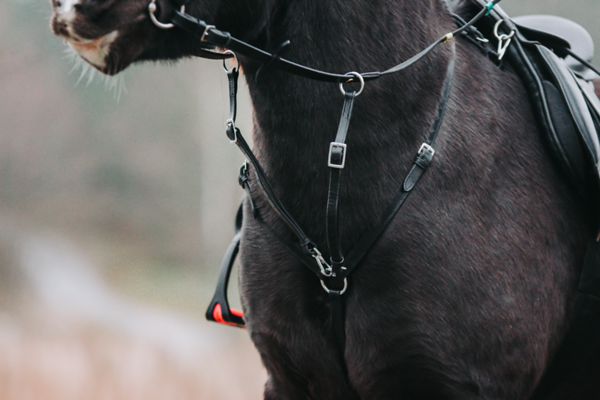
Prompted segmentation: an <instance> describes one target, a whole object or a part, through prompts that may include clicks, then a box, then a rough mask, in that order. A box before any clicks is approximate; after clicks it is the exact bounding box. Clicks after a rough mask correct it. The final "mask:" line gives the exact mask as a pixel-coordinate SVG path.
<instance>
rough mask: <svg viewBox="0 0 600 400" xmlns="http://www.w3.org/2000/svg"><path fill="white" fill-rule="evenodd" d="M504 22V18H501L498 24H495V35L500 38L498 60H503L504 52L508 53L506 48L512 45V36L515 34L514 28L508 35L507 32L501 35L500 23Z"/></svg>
mask: <svg viewBox="0 0 600 400" xmlns="http://www.w3.org/2000/svg"><path fill="white" fill-rule="evenodd" d="M502 22H504V20H499V21H498V22H496V25H495V26H494V36H496V38H497V39H498V60H502V58H503V57H504V54H506V50H507V49H508V46H509V45H510V42H511V40H512V37H513V36H515V30H514V29H513V30H512V31H511V32H510V34H508V35H506V34H502V35H501V34H500V33H499V32H498V28H499V27H500V25H502Z"/></svg>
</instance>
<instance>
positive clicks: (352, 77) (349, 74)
mask: <svg viewBox="0 0 600 400" xmlns="http://www.w3.org/2000/svg"><path fill="white" fill-rule="evenodd" d="M346 76H348V77H349V78H350V79H348V80H347V81H346V82H340V92H342V94H343V95H344V96H345V95H346V91H345V90H344V83H349V82H353V81H355V78H354V77H356V78H358V81H359V82H360V90H359V91H358V92H356V94H355V96H359V95H360V94H361V93H362V92H363V90H364V88H365V80H364V78H363V77H362V75H361V74H359V73H358V72H354V71H352V72H348V73H347V74H346Z"/></svg>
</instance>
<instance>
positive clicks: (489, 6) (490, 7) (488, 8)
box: [485, 1, 496, 16]
mask: <svg viewBox="0 0 600 400" xmlns="http://www.w3.org/2000/svg"><path fill="white" fill-rule="evenodd" d="M495 5H496V4H494V2H493V1H490V2H489V3H488V4H487V6H486V7H487V12H486V13H485V15H486V16H487V15H490V12H491V11H492V8H494V6H495Z"/></svg>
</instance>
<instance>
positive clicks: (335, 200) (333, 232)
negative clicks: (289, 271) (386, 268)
mask: <svg viewBox="0 0 600 400" xmlns="http://www.w3.org/2000/svg"><path fill="white" fill-rule="evenodd" d="M355 98H356V92H348V93H346V94H345V95H344V107H343V109H342V117H341V118H340V124H339V127H338V132H337V135H336V136H335V140H334V141H333V142H331V144H330V146H329V157H328V162H327V164H328V166H329V190H328V194H327V211H326V226H325V228H326V231H327V242H328V245H329V254H330V256H331V262H332V263H336V264H340V265H341V264H342V263H343V260H344V257H343V255H342V248H341V244H340V227H339V202H340V186H341V183H342V171H343V170H344V165H345V163H346V154H347V146H346V144H345V142H346V134H347V133H348V127H349V126H350V118H351V117H352V106H353V105H354V99H355ZM333 272H334V273H337V272H339V271H336V269H335V268H334V270H333Z"/></svg>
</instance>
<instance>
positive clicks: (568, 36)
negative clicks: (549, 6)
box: [513, 15, 597, 80]
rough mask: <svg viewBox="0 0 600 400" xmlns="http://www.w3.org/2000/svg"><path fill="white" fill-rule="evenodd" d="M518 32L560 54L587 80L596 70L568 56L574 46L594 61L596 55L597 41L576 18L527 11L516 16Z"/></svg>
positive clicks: (514, 20)
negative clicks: (573, 19)
mask: <svg viewBox="0 0 600 400" xmlns="http://www.w3.org/2000/svg"><path fill="white" fill-rule="evenodd" d="M513 22H514V23H515V24H516V25H517V26H518V27H519V32H520V33H521V34H522V35H523V36H524V37H525V38H526V39H527V40H531V41H536V42H540V43H541V44H543V45H544V46H545V47H547V48H549V49H552V51H553V52H554V53H555V54H556V55H558V56H559V57H561V58H564V59H565V63H566V64H567V66H568V67H569V68H570V69H571V70H573V71H575V72H576V73H577V74H578V75H581V76H583V77H584V78H585V79H587V80H591V79H595V78H597V76H596V74H594V72H593V71H591V70H590V69H589V68H587V67H586V66H584V65H583V64H581V63H580V62H579V61H577V60H576V59H574V58H573V57H571V56H569V55H568V53H567V52H565V49H571V50H572V51H573V53H575V54H577V55H578V56H579V57H581V58H582V59H584V60H586V61H588V62H591V60H592V58H593V57H594V41H593V39H592V37H591V35H590V34H589V33H588V31H587V30H586V29H585V28H584V27H582V26H581V25H579V24H578V23H576V22H573V21H571V20H568V19H566V18H561V17H557V16H554V15H526V16H520V17H516V18H513Z"/></svg>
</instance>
